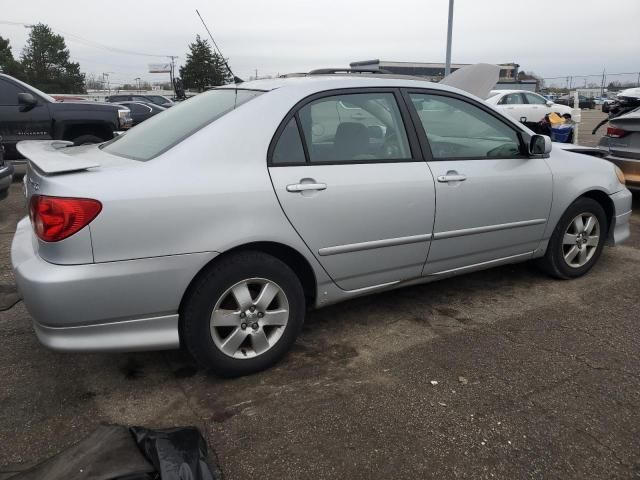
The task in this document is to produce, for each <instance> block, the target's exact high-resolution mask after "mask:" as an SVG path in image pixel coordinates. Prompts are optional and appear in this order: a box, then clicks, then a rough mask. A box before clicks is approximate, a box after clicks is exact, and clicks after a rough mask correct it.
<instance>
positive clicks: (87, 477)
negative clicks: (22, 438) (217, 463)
mask: <svg viewBox="0 0 640 480" xmlns="http://www.w3.org/2000/svg"><path fill="white" fill-rule="evenodd" d="M220 478H221V476H220V475H219V471H218V469H217V468H215V469H214V468H212V467H211V466H210V464H209V462H208V452H207V444H206V442H205V440H204V438H203V437H202V435H201V434H200V432H199V431H198V429H197V428H195V427H179V428H171V429H166V430H149V429H146V428H143V427H131V428H128V427H125V426H122V425H101V426H100V427H98V428H97V429H96V430H95V431H94V432H93V433H91V434H90V435H89V436H87V437H86V438H85V439H84V440H82V441H80V442H79V443H77V444H75V445H73V446H72V447H70V448H68V449H66V450H64V451H63V452H61V453H59V454H58V455H56V456H54V457H51V458H49V459H47V460H45V461H44V462H42V463H39V464H38V465H36V466H35V467H33V468H31V469H29V470H26V471H24V472H22V473H19V474H17V475H15V476H13V477H11V480H219V479H220Z"/></svg>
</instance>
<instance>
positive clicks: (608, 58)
mask: <svg viewBox="0 0 640 480" xmlns="http://www.w3.org/2000/svg"><path fill="white" fill-rule="evenodd" d="M379 3H380V4H378V2H375V1H372V0H261V1H257V0H244V1H242V2H237V1H235V2H234V1H229V0H227V1H224V2H223V1H216V0H179V1H172V2H163V1H160V0H153V1H151V0H135V1H129V2H122V1H112V2H95V1H90V0H84V1H80V0H64V1H57V2H52V1H51V0H24V1H21V2H18V1H16V0H0V12H2V18H1V19H0V21H10V22H24V23H29V24H31V23H37V22H42V23H46V24H48V25H49V26H51V27H52V28H53V29H54V30H55V31H57V33H61V34H62V35H64V36H65V38H66V41H67V45H68V47H69V49H70V51H71V58H72V60H73V61H77V62H79V63H80V66H81V68H82V70H83V71H84V72H87V73H94V74H101V73H102V72H113V73H112V74H111V80H112V82H113V83H123V82H130V83H134V82H133V79H134V78H135V77H141V78H144V79H147V80H150V81H153V80H158V81H161V80H165V77H167V75H166V74H149V73H147V65H148V64H149V63H153V62H163V61H166V58H163V57H162V56H163V55H178V56H179V58H178V60H177V61H178V63H181V62H184V59H185V55H186V51H187V45H188V44H189V42H192V41H193V39H194V38H195V36H196V34H200V35H202V36H204V37H206V32H205V31H204V29H203V27H202V24H201V23H200V20H199V19H198V17H197V16H196V13H195V9H196V8H198V9H199V10H200V13H201V14H202V15H203V17H204V18H205V20H206V21H207V23H208V24H209V28H210V29H211V31H212V33H213V34H214V36H215V39H216V41H217V43H218V45H219V46H220V48H221V49H222V51H223V53H224V55H225V56H226V57H229V63H230V65H231V68H232V69H233V70H234V73H235V74H236V75H238V76H240V77H249V76H250V75H254V71H255V69H258V74H259V75H261V76H262V75H275V74H278V73H286V72H294V71H296V72H299V71H306V70H309V69H311V68H319V67H334V66H337V67H343V66H347V65H348V64H349V62H351V61H355V60H367V59H374V58H380V59H383V60H397V61H423V62H442V61H444V58H445V46H446V28H447V10H448V0H394V1H391V2H389V1H385V2H379ZM639 23H640V0H536V1H526V0H455V10H454V28H453V54H452V61H453V62H454V63H476V62H488V63H503V62H512V61H514V62H516V63H519V64H520V65H521V69H524V70H526V71H534V72H536V73H538V74H539V75H541V76H543V77H556V76H564V75H582V74H597V73H601V72H602V70H603V68H604V69H606V70H607V72H638V71H640V27H639V26H638V25H639ZM27 34H28V30H27V29H26V28H24V27H22V26H19V25H16V26H14V25H6V24H2V23H0V35H1V36H3V37H5V38H9V40H10V41H11V45H12V47H13V51H14V56H16V57H17V56H18V55H19V53H20V51H21V50H22V47H23V46H24V44H25V41H26V38H27ZM71 35H75V36H78V37H80V38H77V37H72V36H71ZM85 39H86V40H90V41H92V42H97V43H99V44H103V45H106V46H109V47H113V48H116V49H125V50H133V51H137V52H141V53H148V54H154V55H158V57H156V58H153V57H145V56H141V55H130V54H125V53H117V52H115V51H111V50H107V49H103V48H98V47H97V46H94V45H91V44H89V42H86V41H85Z"/></svg>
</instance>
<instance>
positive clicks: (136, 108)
mask: <svg viewBox="0 0 640 480" xmlns="http://www.w3.org/2000/svg"><path fill="white" fill-rule="evenodd" d="M118 105H124V106H125V107H127V108H128V109H129V110H130V111H131V118H132V120H133V124H132V126H135V125H137V124H139V123H141V122H144V121H145V120H147V119H149V118H151V117H153V116H154V115H157V114H158V113H161V112H164V111H165V110H166V108H164V107H161V106H159V105H156V104H155V103H149V102H119V103H118Z"/></svg>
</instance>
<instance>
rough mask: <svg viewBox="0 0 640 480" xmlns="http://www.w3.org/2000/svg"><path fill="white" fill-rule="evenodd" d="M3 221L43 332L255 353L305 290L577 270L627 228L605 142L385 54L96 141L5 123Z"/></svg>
mask: <svg viewBox="0 0 640 480" xmlns="http://www.w3.org/2000/svg"><path fill="white" fill-rule="evenodd" d="M18 148H19V150H20V152H21V153H22V154H23V155H24V156H25V157H27V158H28V159H29V170H28V173H27V176H26V180H25V185H26V190H27V196H28V198H29V206H30V219H27V218H25V219H23V220H22V221H21V222H20V223H19V225H18V229H17V232H16V235H15V238H14V240H13V246H12V262H13V267H14V270H15V276H16V279H17V283H18V287H19V289H20V291H21V292H22V295H23V297H24V302H25V304H26V306H27V308H28V309H29V312H30V313H31V314H32V316H33V318H34V325H35V330H36V333H37V335H38V338H39V339H40V341H41V342H42V343H43V344H45V345H46V346H48V347H51V348H54V349H57V350H67V351H79V350H84V351H105V350H111V351H113V350H145V349H149V350H151V349H153V350H155V349H173V348H178V347H179V346H181V345H182V346H184V347H186V348H187V349H188V350H189V352H191V354H192V355H193V356H194V357H195V359H196V360H197V361H198V362H199V363H200V364H202V365H204V366H206V367H209V368H211V369H213V370H215V371H216V372H219V373H221V374H223V375H241V374H246V373H250V372H255V371H258V370H260V369H264V368H266V367H268V366H269V365H272V364H273V363H274V362H276V361H277V360H278V359H279V358H281V357H282V356H283V355H284V354H285V352H286V351H287V350H288V349H289V348H290V347H291V345H292V343H293V342H294V340H295V338H296V336H297V335H298V333H299V332H300V330H301V327H302V323H303V320H304V316H305V311H306V310H307V309H308V308H312V307H322V306H325V305H328V304H331V303H336V302H339V301H342V300H346V299H349V298H353V297H356V296H359V295H366V294H371V293H376V292H380V291H383V290H388V289H392V288H397V287H401V286H403V285H409V284H416V283H422V282H429V281H432V280H437V279H441V278H444V277H448V276H451V275H456V274H460V273H466V272H471V271H474V270H479V269H483V268H488V267H492V266H496V265H501V264H506V263H512V262H521V261H526V260H530V259H538V261H539V262H540V264H541V265H542V266H543V267H544V268H545V269H546V270H547V271H548V272H549V273H551V274H552V275H553V276H555V277H559V278H574V277H579V276H581V275H583V274H585V273H586V272H588V271H589V270H590V269H591V267H592V266H593V265H594V263H595V262H596V261H597V260H598V257H599V256H600V253H601V251H602V248H603V246H604V245H605V243H606V242H609V244H617V243H619V242H621V241H623V240H625V239H626V238H627V237H628V236H629V217H630V214H631V194H630V193H629V191H628V190H627V189H626V188H625V186H624V185H623V182H624V178H623V177H622V175H621V173H620V171H619V170H618V169H617V168H616V167H615V166H614V165H612V164H611V163H609V162H607V161H604V160H602V159H599V158H595V157H591V156H586V155H581V154H577V153H572V152H569V151H563V150H560V149H553V150H552V147H551V142H550V140H549V138H548V137H544V136H540V135H534V134H533V133H532V132H531V131H530V130H528V129H527V128H526V127H524V126H523V125H521V124H520V123H518V122H517V121H516V120H513V119H511V118H508V117H506V116H504V115H502V114H501V113H500V112H498V111H497V110H494V109H493V108H492V107H490V106H488V105H487V104H485V103H484V102H483V101H482V100H479V99H477V98H475V97H471V96H469V95H468V94H465V93H463V92H462V91H460V90H457V89H454V88H451V87H447V86H443V85H438V84H432V83H428V82H425V81H420V80H415V79H406V78H405V79H403V78H397V77H393V76H387V75H350V74H343V75H309V76H306V77H297V78H280V79H275V80H259V81H252V82H246V83H242V84H240V85H229V86H226V87H222V88H218V89H215V90H212V91H209V92H206V93H203V94H201V95H198V96H197V97H195V98H193V99H191V100H188V101H186V102H184V103H181V104H179V105H177V106H175V107H172V108H171V109H169V110H167V111H166V112H163V113H161V114H159V115H156V116H154V117H152V118H150V119H149V120H147V121H146V122H144V123H143V124H141V125H139V126H137V127H134V128H133V129H132V130H130V131H129V132H127V133H125V134H124V135H121V136H119V137H117V138H115V139H113V140H111V141H109V142H107V143H103V144H101V145H99V146H96V145H90V146H81V147H71V146H70V145H69V144H68V143H65V142H51V141H47V142H34V141H25V142H21V143H20V144H19V146H18Z"/></svg>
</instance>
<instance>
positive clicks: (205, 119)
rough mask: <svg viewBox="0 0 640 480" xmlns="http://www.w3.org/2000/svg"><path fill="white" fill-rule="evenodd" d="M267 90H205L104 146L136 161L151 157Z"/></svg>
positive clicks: (110, 151)
mask: <svg viewBox="0 0 640 480" xmlns="http://www.w3.org/2000/svg"><path fill="white" fill-rule="evenodd" d="M263 93H264V92H262V91H258V90H239V89H232V88H224V89H218V90H210V91H208V92H205V93H201V94H200V95H196V96H195V97H193V98H191V99H189V100H185V101H184V102H181V103H180V104H178V105H176V106H175V107H171V108H169V109H167V110H165V111H164V112H162V113H160V114H158V115H155V116H153V117H151V118H150V119H148V120H145V121H144V122H143V123H141V124H140V125H138V126H136V127H135V128H132V129H131V130H129V131H128V132H127V133H125V134H123V135H120V136H117V137H115V138H114V139H113V140H111V141H109V142H107V143H105V144H104V145H103V146H102V147H101V148H103V149H104V150H105V151H107V152H109V153H113V154H115V155H120V156H122V157H127V158H132V159H134V160H142V161H147V160H151V159H152V158H154V157H156V156H158V155H160V154H161V153H163V152H165V151H167V150H169V149H170V148H171V147H173V146H175V145H177V144H178V143H180V142H181V141H183V140H184V139H185V138H187V137H190V136H191V135H193V134H194V133H195V132H197V131H198V130H200V129H201V128H203V127H205V126H206V125H208V124H210V123H212V122H213V121H215V120H217V119H218V118H220V117H222V116H223V115H225V114H226V113H229V112H230V111H231V110H233V109H234V108H237V107H239V106H240V105H242V104H243V103H246V102H248V101H249V100H251V99H252V98H255V97H257V96H258V95H261V94H263Z"/></svg>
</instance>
